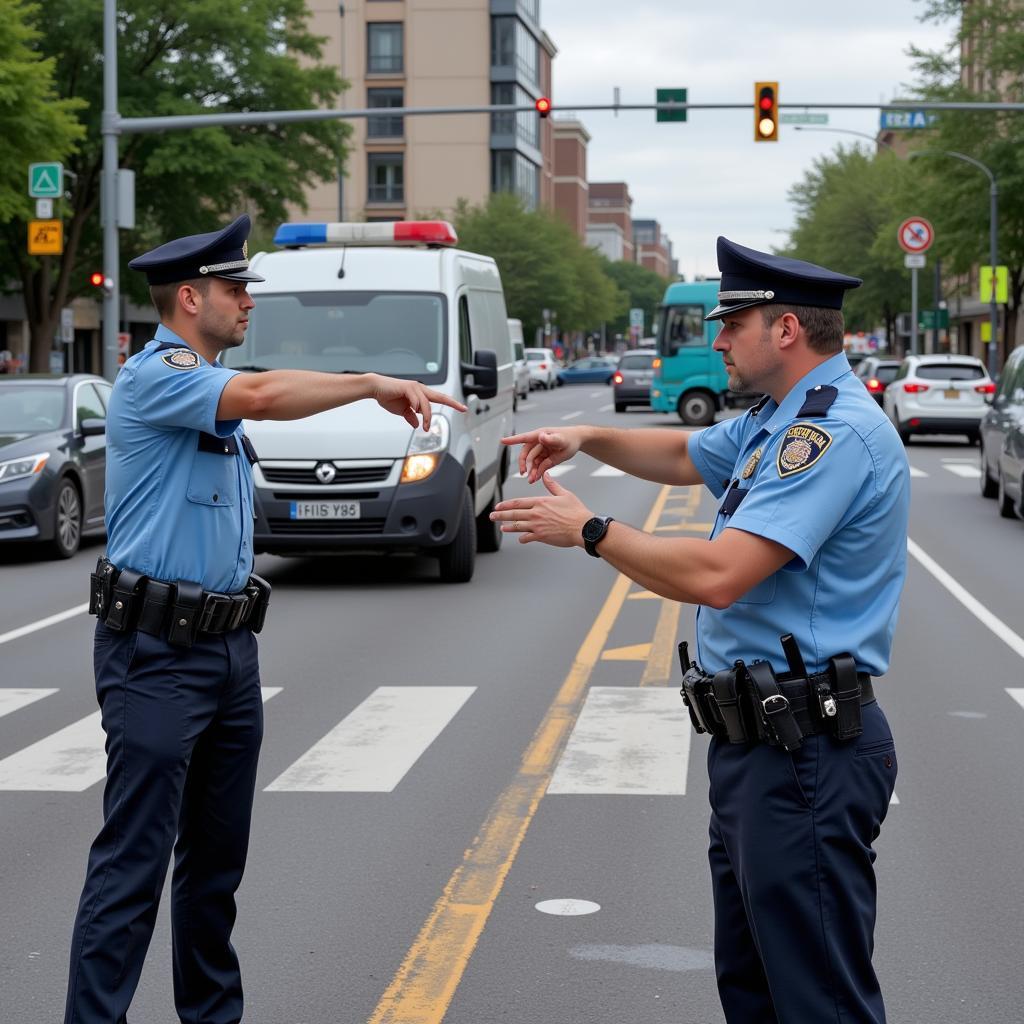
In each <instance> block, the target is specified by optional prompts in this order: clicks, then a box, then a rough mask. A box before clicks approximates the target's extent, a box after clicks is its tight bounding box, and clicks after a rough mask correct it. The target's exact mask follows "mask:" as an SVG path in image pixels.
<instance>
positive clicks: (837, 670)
mask: <svg viewBox="0 0 1024 1024" xmlns="http://www.w3.org/2000/svg"><path fill="white" fill-rule="evenodd" d="M828 673H829V676H830V677H831V681H832V697H833V699H834V700H835V702H836V714H835V717H834V719H833V725H832V735H833V736H835V738H836V739H837V740H852V739H853V738H854V737H855V736H859V735H860V734H861V733H862V732H863V731H864V726H863V724H862V723H861V709H860V708H861V705H860V682H859V681H858V679H857V663H856V662H855V661H854V660H853V658H852V657H851V656H850V655H849V654H838V655H836V656H835V657H834V658H829V659H828Z"/></svg>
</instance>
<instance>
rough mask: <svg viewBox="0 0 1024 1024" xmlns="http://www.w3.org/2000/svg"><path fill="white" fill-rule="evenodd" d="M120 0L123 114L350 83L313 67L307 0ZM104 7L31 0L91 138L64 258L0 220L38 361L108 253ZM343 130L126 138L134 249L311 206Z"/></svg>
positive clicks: (129, 238) (318, 92)
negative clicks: (308, 198) (28, 249)
mask: <svg viewBox="0 0 1024 1024" xmlns="http://www.w3.org/2000/svg"><path fill="white" fill-rule="evenodd" d="M118 7H119V10H118V60H119V80H120V97H119V106H120V112H121V114H122V116H124V117H141V116H159V115H169V114H202V113H213V112H248V111H257V110H277V109H283V110H295V109H303V108H312V107H317V106H327V105H332V104H333V103H334V101H335V100H336V98H337V96H338V94H339V93H340V92H341V90H342V89H343V88H344V82H343V81H342V80H341V78H340V77H339V75H338V73H337V71H336V70H335V69H334V68H331V67H326V66H322V65H320V64H319V63H318V62H319V59H320V54H321V45H322V43H323V40H322V39H320V38H319V37H316V36H313V35H311V34H310V32H309V31H308V29H307V24H306V23H307V19H308V16H309V15H308V11H307V9H306V7H305V3H304V0H246V2H244V3H242V2H239V0H121V3H119V5H118ZM102 12H103V0H40V3H39V4H38V5H37V7H36V16H35V20H36V23H37V26H38V30H39V33H40V35H39V45H40V49H41V51H42V52H43V53H44V54H46V55H48V56H49V57H50V58H51V59H52V58H54V57H59V65H58V71H57V78H56V81H57V87H58V92H59V95H60V96H61V97H63V98H65V99H71V98H74V99H79V100H84V101H85V107H84V113H83V115H82V120H83V124H84V127H85V130H86V134H85V137H84V140H83V141H82V143H81V145H80V146H79V148H78V150H77V151H76V152H75V153H74V154H73V155H72V156H71V158H70V161H69V170H70V171H71V172H72V173H73V175H74V176H73V177H72V179H71V181H72V185H71V198H70V200H69V202H68V208H67V211H66V226H65V239H66V240H65V251H64V255H63V257H62V258H60V259H51V258H43V259H33V258H29V257H27V256H26V255H25V252H24V249H25V246H24V234H25V226H24V223H23V222H22V221H20V220H18V219H17V218H14V219H11V220H8V221H6V222H5V223H4V224H3V225H2V227H0V280H17V281H20V283H21V287H22V293H23V295H24V298H25V305H26V312H27V315H28V318H29V322H30V327H31V334H32V342H31V367H32V369H45V368H46V366H47V363H48V355H47V353H48V351H49V348H50V344H51V340H52V338H53V334H54V330H55V326H56V323H57V321H58V318H59V315H60V309H61V307H62V306H64V305H65V304H66V303H67V302H68V301H69V300H70V299H71V298H73V297H75V296H76V295H79V294H82V293H84V292H85V291H86V290H87V287H88V285H87V275H88V272H89V270H92V269H95V268H96V267H97V266H99V265H100V260H101V234H100V225H99V217H98V209H99V202H100V171H101V167H102V146H101V137H100V115H101V112H102V108H103V88H102V86H103V63H102V61H101V60H99V59H98V58H97V54H98V53H99V52H100V51H101V49H102V47H101V41H102ZM347 133H348V128H347V127H345V126H342V125H340V124H339V123H338V122H329V121H323V122H306V123H302V124H287V125H285V124H279V125H271V126H255V127H237V128H201V129H196V130H191V131H173V132H163V133H159V134H139V135H126V136H123V137H122V139H121V146H120V165H121V166H122V167H125V168H130V169H133V170H134V171H136V175H137V176H136V222H137V224H138V225H139V227H138V228H137V229H136V230H135V231H131V232H125V231H122V232H121V240H122V246H121V247H122V251H123V253H124V254H125V257H126V259H127V257H129V256H131V255H134V254H136V253H139V252H142V251H144V250H145V249H147V248H150V247H151V246H153V245H157V244H159V243H160V242H162V241H165V240H166V239H168V238H173V237H175V236H178V235H184V234H192V233H194V232H199V231H205V230H211V229H213V228H214V227H217V226H218V225H220V224H223V223H224V221H225V220H227V219H228V218H229V217H230V216H232V215H234V214H237V213H238V212H239V210H241V209H247V210H249V211H250V212H252V213H254V214H255V215H256V217H257V218H262V219H265V220H268V221H274V220H281V219H284V216H285V209H286V205H287V204H289V203H296V204H300V205H301V204H303V202H304V189H305V188H306V187H307V186H309V185H311V184H313V183H314V182H316V181H319V180H326V179H328V178H333V177H334V176H335V175H336V174H337V172H338V169H339V167H340V166H341V163H342V160H343V157H344V142H343V140H344V138H345V136H346V135H347ZM19 173H22V174H23V173H24V168H21V169H19ZM125 261H126V260H125ZM51 266H52V270H51ZM124 280H125V290H126V292H127V293H128V294H129V295H132V296H134V297H135V298H136V299H138V300H143V299H144V296H145V290H144V282H143V281H142V280H141V278H139V277H138V275H134V274H126V275H124Z"/></svg>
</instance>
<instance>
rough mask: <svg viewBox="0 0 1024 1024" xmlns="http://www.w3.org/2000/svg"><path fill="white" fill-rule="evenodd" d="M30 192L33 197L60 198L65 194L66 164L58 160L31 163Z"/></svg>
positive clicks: (29, 169) (29, 175)
mask: <svg viewBox="0 0 1024 1024" xmlns="http://www.w3.org/2000/svg"><path fill="white" fill-rule="evenodd" d="M28 194H29V195H30V196H31V197H32V198H33V199H59V198H60V197H61V196H62V195H63V194H64V165H63V164H61V163H58V162H57V161H51V162H50V163H45V164H29V167H28Z"/></svg>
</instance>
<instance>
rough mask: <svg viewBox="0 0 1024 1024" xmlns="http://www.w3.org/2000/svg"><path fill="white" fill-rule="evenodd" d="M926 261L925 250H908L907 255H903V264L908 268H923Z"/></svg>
mask: <svg viewBox="0 0 1024 1024" xmlns="http://www.w3.org/2000/svg"><path fill="white" fill-rule="evenodd" d="M926 262H927V261H926V259H925V255H924V253H923V252H922V253H912V252H908V253H907V255H906V256H904V257H903V266H905V267H906V268H907V270H922V269H923V268H924V266H925V263H926Z"/></svg>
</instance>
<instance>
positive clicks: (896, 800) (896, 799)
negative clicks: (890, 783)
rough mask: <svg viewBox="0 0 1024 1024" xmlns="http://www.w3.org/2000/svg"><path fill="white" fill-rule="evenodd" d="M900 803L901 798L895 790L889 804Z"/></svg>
mask: <svg viewBox="0 0 1024 1024" xmlns="http://www.w3.org/2000/svg"><path fill="white" fill-rule="evenodd" d="M899 802H900V798H899V797H898V796H897V795H896V791H895V790H893V794H892V796H891V797H889V803H890V804H898V803H899Z"/></svg>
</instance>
